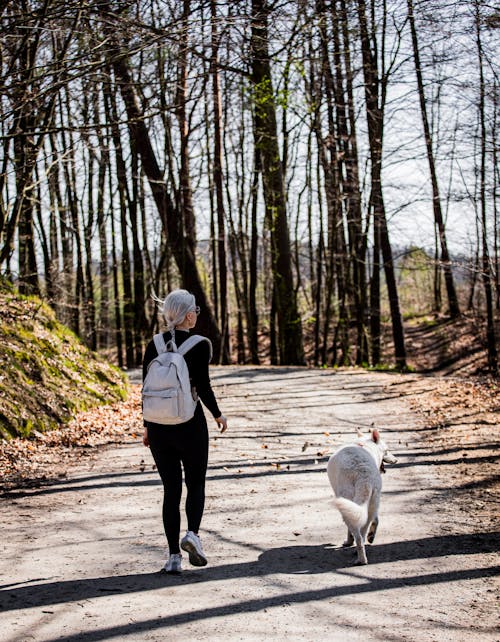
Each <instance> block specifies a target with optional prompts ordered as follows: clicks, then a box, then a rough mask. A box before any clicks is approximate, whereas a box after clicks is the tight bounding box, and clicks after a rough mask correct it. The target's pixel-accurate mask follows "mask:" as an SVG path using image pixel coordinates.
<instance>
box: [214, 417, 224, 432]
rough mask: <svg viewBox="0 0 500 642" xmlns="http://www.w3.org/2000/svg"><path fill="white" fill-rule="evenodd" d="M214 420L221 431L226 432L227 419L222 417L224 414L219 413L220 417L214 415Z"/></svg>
mask: <svg viewBox="0 0 500 642" xmlns="http://www.w3.org/2000/svg"><path fill="white" fill-rule="evenodd" d="M215 421H216V422H217V423H218V424H219V426H220V431H221V433H222V432H226V430H227V419H226V418H225V417H224V415H221V416H220V417H216V418H215Z"/></svg>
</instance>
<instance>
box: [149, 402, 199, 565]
mask: <svg viewBox="0 0 500 642" xmlns="http://www.w3.org/2000/svg"><path fill="white" fill-rule="evenodd" d="M148 439H149V446H150V449H151V454H152V455H153V458H154V460H155V463H156V467H157V468H158V472H159V473H160V477H161V480H162V482H163V489H164V495H163V526H164V528H165V535H166V536H167V541H168V547H169V552H170V553H178V552H179V550H180V549H179V534H180V528H181V515H180V503H181V495H182V468H184V479H185V482H186V486H187V497H186V515H187V526H188V530H190V531H193V532H194V533H197V532H198V529H199V527H200V523H201V518H202V516H203V509H204V507H205V477H206V473H207V463H208V427H207V420H206V419H205V415H204V414H203V409H202V408H201V404H200V403H198V405H197V407H196V411H195V413H194V417H193V418H192V419H190V420H189V421H187V422H186V423H184V424H179V425H177V426H161V425H158V424H151V423H150V424H148Z"/></svg>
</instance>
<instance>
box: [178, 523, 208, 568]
mask: <svg viewBox="0 0 500 642" xmlns="http://www.w3.org/2000/svg"><path fill="white" fill-rule="evenodd" d="M181 548H182V550H183V551H186V552H187V553H189V561H190V563H191V564H192V565H193V566H206V565H207V558H206V557H205V553H204V552H203V549H202V547H201V542H200V538H199V537H198V535H195V534H194V533H193V531H187V532H186V534H185V535H184V537H183V538H182V541H181Z"/></svg>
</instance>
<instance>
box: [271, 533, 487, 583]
mask: <svg viewBox="0 0 500 642" xmlns="http://www.w3.org/2000/svg"><path fill="white" fill-rule="evenodd" d="M499 535H500V533H481V534H476V533H472V534H454V535H436V536H432V537H424V538H421V539H415V540H407V541H400V542H384V543H381V544H377V541H375V542H374V543H373V544H368V545H367V546H366V555H367V557H368V564H369V565H370V564H385V563H394V562H398V561H410V560H418V559H429V558H433V557H442V556H449V555H475V554H478V553H493V552H497V551H498V549H499V545H498V542H500V538H499ZM356 560H357V555H356V547H355V546H350V547H344V546H342V545H341V544H340V543H339V544H331V543H329V544H321V545H316V546H305V545H296V546H284V547H281V548H273V549H269V550H267V551H264V552H263V553H262V554H261V555H260V556H259V558H258V562H259V564H262V565H265V568H266V569H267V571H268V572H269V573H290V574H300V573H303V574H308V573H310V574H317V573H330V572H331V571H332V570H339V569H343V568H350V567H353V566H356Z"/></svg>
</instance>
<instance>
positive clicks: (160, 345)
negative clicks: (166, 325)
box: [153, 332, 172, 354]
mask: <svg viewBox="0 0 500 642" xmlns="http://www.w3.org/2000/svg"><path fill="white" fill-rule="evenodd" d="M153 341H154V343H155V348H156V352H157V353H158V354H161V353H162V352H168V351H169V347H168V346H167V344H166V343H165V339H164V338H163V334H162V333H161V332H160V333H159V334H155V336H154V337H153ZM170 343H172V341H169V344H170Z"/></svg>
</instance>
